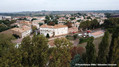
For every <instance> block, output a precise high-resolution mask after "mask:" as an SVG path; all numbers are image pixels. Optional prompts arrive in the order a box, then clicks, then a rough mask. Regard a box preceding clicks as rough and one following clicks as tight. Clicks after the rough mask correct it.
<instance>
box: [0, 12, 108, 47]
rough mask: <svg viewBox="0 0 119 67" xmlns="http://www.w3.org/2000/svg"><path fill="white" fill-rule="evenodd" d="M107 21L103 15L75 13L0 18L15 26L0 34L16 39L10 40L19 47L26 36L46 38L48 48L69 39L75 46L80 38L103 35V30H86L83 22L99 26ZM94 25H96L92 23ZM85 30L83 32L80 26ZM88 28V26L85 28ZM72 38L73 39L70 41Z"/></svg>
mask: <svg viewBox="0 0 119 67" xmlns="http://www.w3.org/2000/svg"><path fill="white" fill-rule="evenodd" d="M105 19H107V18H106V17H105V14H104V13H86V14H81V13H76V14H66V15H64V14H62V15H46V16H40V17H30V16H18V17H11V16H0V20H9V21H11V20H16V22H15V23H12V24H11V25H10V26H16V27H14V28H11V29H8V30H5V31H2V32H0V34H2V33H3V34H12V35H13V36H15V37H16V39H15V40H12V42H13V43H15V44H17V45H19V44H21V41H22V39H23V38H24V37H26V36H31V37H32V36H33V34H34V33H35V34H36V35H44V36H46V37H47V38H48V40H49V42H48V44H49V47H55V45H54V44H53V42H54V39H57V38H62V37H64V38H69V40H70V41H71V42H72V43H73V44H74V46H77V45H78V44H79V40H80V38H88V37H94V38H99V37H102V36H103V35H104V32H105V31H104V30H103V29H101V28H100V27H99V28H95V29H88V28H86V27H85V26H86V25H85V26H83V24H82V23H83V22H84V23H85V22H87V21H92V20H97V21H96V22H98V24H99V25H102V24H103V23H104V20H105ZM94 24H96V23H95V22H94ZM81 25H82V26H83V27H85V28H86V29H85V30H83V29H82V26H81ZM87 27H88V26H87ZM72 38H74V39H72ZM77 38H79V39H78V40H77Z"/></svg>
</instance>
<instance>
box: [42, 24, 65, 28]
mask: <svg viewBox="0 0 119 67" xmlns="http://www.w3.org/2000/svg"><path fill="white" fill-rule="evenodd" d="M63 27H67V26H66V25H61V24H58V25H55V26H50V25H47V24H44V25H42V26H41V28H63Z"/></svg>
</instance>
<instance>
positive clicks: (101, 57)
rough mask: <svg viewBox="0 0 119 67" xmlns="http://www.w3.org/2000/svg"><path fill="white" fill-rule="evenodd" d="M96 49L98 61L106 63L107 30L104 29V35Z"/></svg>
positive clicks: (107, 48) (107, 49) (107, 47)
mask: <svg viewBox="0 0 119 67" xmlns="http://www.w3.org/2000/svg"><path fill="white" fill-rule="evenodd" d="M98 49H99V51H98V63H103V64H104V63H107V57H108V51H109V32H108V31H106V32H105V35H104V37H103V39H102V41H101V43H100V44H99V48H98Z"/></svg>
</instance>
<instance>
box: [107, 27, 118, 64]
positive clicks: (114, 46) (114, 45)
mask: <svg viewBox="0 0 119 67" xmlns="http://www.w3.org/2000/svg"><path fill="white" fill-rule="evenodd" d="M108 63H112V64H114V63H115V64H119V27H116V30H115V32H113V34H112V40H111V44H110V51H109V56H108Z"/></svg>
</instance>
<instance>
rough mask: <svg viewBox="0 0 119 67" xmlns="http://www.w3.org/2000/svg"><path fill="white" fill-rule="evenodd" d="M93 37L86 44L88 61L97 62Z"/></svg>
mask: <svg viewBox="0 0 119 67" xmlns="http://www.w3.org/2000/svg"><path fill="white" fill-rule="evenodd" d="M91 38H92V40H90V41H88V43H87V45H86V63H95V61H96V51H95V46H94V44H93V37H91Z"/></svg>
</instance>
